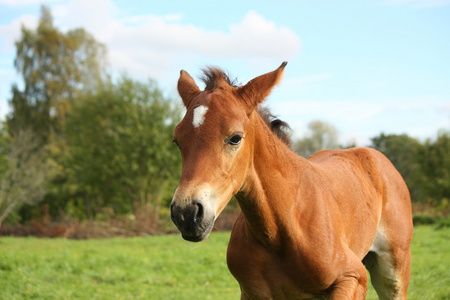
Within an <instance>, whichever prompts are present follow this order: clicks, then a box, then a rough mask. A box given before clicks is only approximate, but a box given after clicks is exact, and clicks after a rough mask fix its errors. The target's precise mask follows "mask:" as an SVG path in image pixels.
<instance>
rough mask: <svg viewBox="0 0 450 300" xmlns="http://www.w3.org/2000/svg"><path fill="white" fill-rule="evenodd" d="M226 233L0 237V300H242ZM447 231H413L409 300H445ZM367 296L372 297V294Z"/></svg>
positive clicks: (448, 287) (449, 260) (449, 252)
mask: <svg viewBox="0 0 450 300" xmlns="http://www.w3.org/2000/svg"><path fill="white" fill-rule="evenodd" d="M228 238H229V233H213V234H212V235H211V237H210V238H209V239H208V240H206V241H205V242H203V243H198V244H193V243H188V242H185V241H183V240H182V239H181V237H180V236H178V235H171V236H157V237H147V238H130V239H105V240H87V241H86V240H81V241H80V240H78V241H77V240H64V239H35V238H7V237H3V238H0V299H239V295H240V292H239V286H238V284H237V283H236V281H235V280H234V278H233V277H232V276H231V274H230V273H229V272H228V269H227V266H226V248H227V243H228ZM449 241H450V228H448V227H447V228H445V229H441V230H435V229H434V228H433V227H431V226H419V227H416V228H415V236H414V240H413V248H412V249H413V264H412V274H411V275H412V276H411V284H410V289H409V299H420V300H422V299H450V242H449ZM367 299H377V297H376V295H375V293H374V291H373V289H371V290H369V295H368V297H367Z"/></svg>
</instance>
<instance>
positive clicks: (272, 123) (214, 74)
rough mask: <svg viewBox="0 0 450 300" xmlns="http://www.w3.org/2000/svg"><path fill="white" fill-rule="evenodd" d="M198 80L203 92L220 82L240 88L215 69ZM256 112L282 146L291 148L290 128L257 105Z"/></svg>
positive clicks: (223, 72) (210, 69) (236, 82)
mask: <svg viewBox="0 0 450 300" xmlns="http://www.w3.org/2000/svg"><path fill="white" fill-rule="evenodd" d="M200 79H201V80H202V81H203V83H204V84H205V91H212V90H213V89H215V88H216V87H217V86H218V84H219V83H221V82H226V83H227V84H228V85H230V86H231V87H233V88H238V87H240V85H239V84H238V81H237V78H233V79H232V78H231V77H230V75H229V74H228V73H226V72H225V71H224V70H222V69H220V68H217V67H207V68H206V69H203V76H202V77H201V78H200ZM256 112H257V113H258V114H259V115H260V117H261V118H262V119H263V121H264V123H266V125H267V126H268V127H269V128H270V130H271V131H272V132H273V133H274V134H275V135H276V136H277V137H278V138H279V139H280V140H281V141H282V142H283V143H284V144H286V145H287V146H288V147H292V140H291V127H290V126H289V125H288V124H287V123H286V122H284V121H282V120H280V119H278V118H277V117H276V116H275V115H274V114H272V112H271V111H270V110H269V109H268V108H267V107H264V106H261V105H259V106H258V107H257V108H256Z"/></svg>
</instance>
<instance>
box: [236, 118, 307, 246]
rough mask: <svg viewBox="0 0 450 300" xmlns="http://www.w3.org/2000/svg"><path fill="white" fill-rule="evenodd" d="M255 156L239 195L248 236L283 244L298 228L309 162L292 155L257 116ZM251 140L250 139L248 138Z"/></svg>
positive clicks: (253, 140)
mask: <svg viewBox="0 0 450 300" xmlns="http://www.w3.org/2000/svg"><path fill="white" fill-rule="evenodd" d="M252 124H254V126H253V128H252V129H253V130H252V134H251V142H253V149H252V154H251V158H250V162H249V167H248V172H247V176H246V178H245V180H244V184H243V186H242V188H241V191H240V192H239V193H238V195H237V199H238V202H239V205H240V207H241V209H242V212H243V214H244V217H245V220H246V226H247V233H248V234H250V235H252V236H253V237H254V238H255V239H256V240H258V241H259V242H260V243H263V244H271V245H272V246H274V244H276V243H279V242H280V241H281V236H282V235H283V233H287V232H289V231H290V229H289V228H290V227H291V226H295V224H294V222H295V221H294V220H295V219H296V218H295V216H294V215H293V216H290V214H293V213H295V211H296V210H295V209H292V208H293V206H296V205H298V204H297V203H296V199H297V197H296V195H298V190H299V176H300V173H301V170H302V169H304V168H307V167H308V165H309V162H308V161H307V160H306V159H304V158H302V157H300V156H298V155H296V154H295V153H294V152H292V151H291V150H290V149H289V148H288V147H287V146H286V145H285V144H284V143H283V142H281V141H280V140H279V139H278V138H277V137H276V136H275V135H274V134H273V133H272V132H271V131H270V129H269V128H268V127H267V126H266V125H265V124H264V122H263V121H262V120H261V118H260V117H259V116H253V121H252ZM246 139H247V137H246Z"/></svg>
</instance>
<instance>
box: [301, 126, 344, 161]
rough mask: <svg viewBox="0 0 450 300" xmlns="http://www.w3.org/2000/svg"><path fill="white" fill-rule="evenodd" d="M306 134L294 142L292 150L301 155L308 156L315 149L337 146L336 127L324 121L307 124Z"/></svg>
mask: <svg viewBox="0 0 450 300" xmlns="http://www.w3.org/2000/svg"><path fill="white" fill-rule="evenodd" d="M308 129H309V132H308V133H307V135H306V136H305V137H304V138H302V139H299V140H297V141H295V142H294V151H295V152H296V153H298V154H299V155H301V156H303V157H309V156H310V155H312V154H314V153H316V152H317V151H320V150H324V149H333V148H337V147H338V141H337V137H338V134H337V129H336V128H335V127H334V126H333V125H331V124H328V123H326V122H322V121H312V122H310V123H309V124H308Z"/></svg>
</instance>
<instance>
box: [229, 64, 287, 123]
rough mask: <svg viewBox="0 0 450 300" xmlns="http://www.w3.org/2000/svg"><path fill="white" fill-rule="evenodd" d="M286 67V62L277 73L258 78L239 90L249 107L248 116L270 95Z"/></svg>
mask: <svg viewBox="0 0 450 300" xmlns="http://www.w3.org/2000/svg"><path fill="white" fill-rule="evenodd" d="M286 65H287V62H286V61H285V62H283V63H282V64H281V66H279V67H278V69H276V70H275V71H272V72H269V73H266V74H264V75H261V76H258V77H256V78H254V79H252V80H250V81H249V82H248V83H247V84H246V85H244V86H243V87H240V88H238V89H237V93H238V95H239V96H240V98H241V99H242V100H243V101H244V102H245V104H246V106H247V114H249V115H250V114H251V112H252V111H253V110H254V109H255V108H256V106H257V105H258V104H259V103H261V102H263V101H264V99H265V98H266V97H267V96H268V95H269V94H270V92H271V91H272V88H273V87H274V86H275V85H276V84H278V82H280V80H281V77H283V73H284V67H286Z"/></svg>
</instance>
